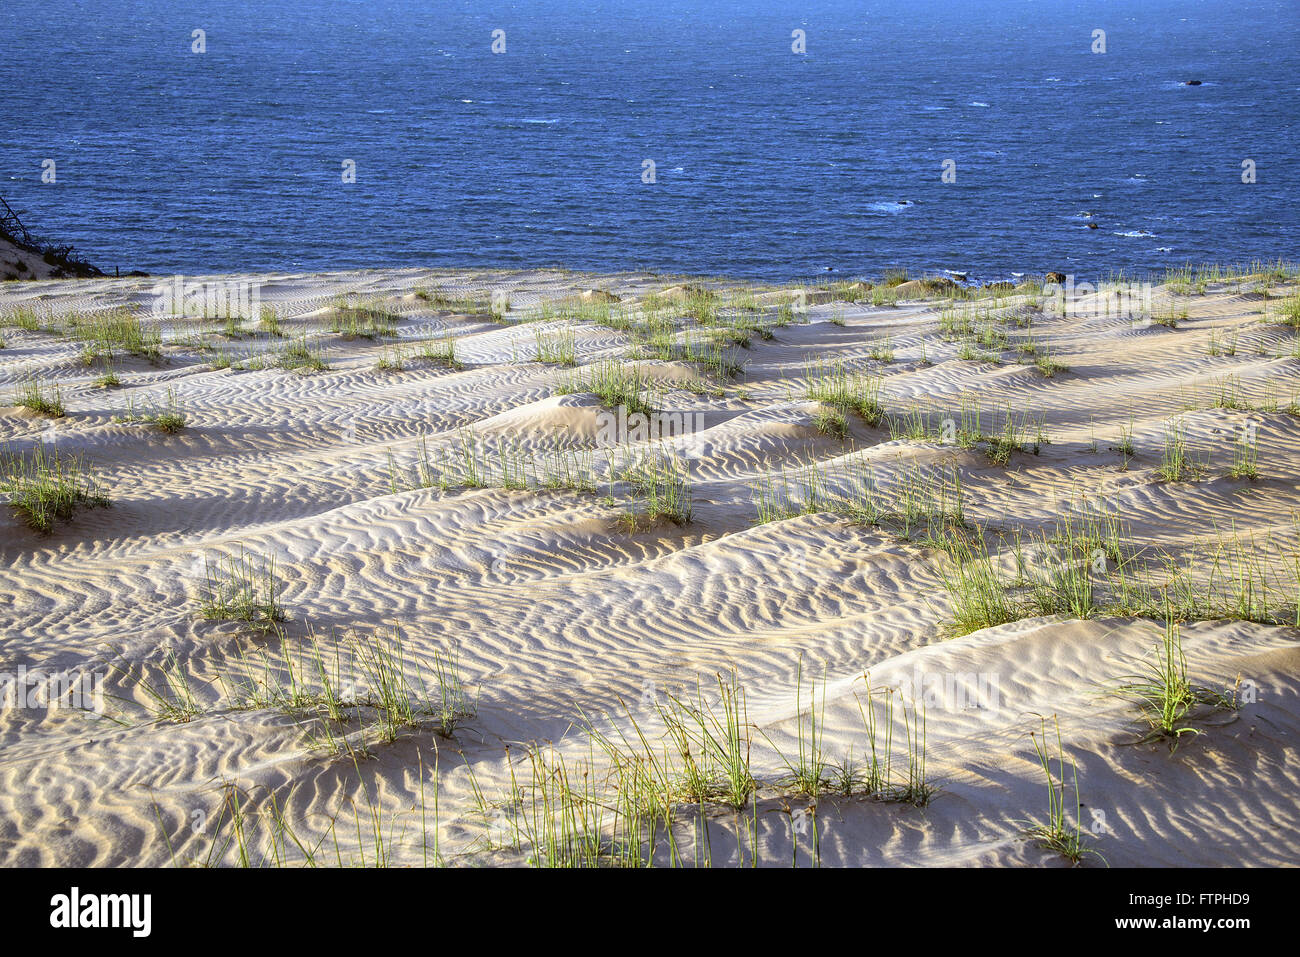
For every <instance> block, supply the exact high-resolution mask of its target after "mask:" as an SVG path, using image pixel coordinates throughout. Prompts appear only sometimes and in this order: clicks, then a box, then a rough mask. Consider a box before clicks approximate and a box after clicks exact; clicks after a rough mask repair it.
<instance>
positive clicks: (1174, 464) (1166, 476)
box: [1155, 421, 1203, 482]
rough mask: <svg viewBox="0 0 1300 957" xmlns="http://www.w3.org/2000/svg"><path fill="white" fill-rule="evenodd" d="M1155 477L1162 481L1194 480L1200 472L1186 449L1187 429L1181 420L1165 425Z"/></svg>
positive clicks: (1199, 468)
mask: <svg viewBox="0 0 1300 957" xmlns="http://www.w3.org/2000/svg"><path fill="white" fill-rule="evenodd" d="M1155 471H1156V477H1157V478H1159V479H1160V480H1161V481H1164V482H1194V481H1196V480H1197V479H1198V478H1199V477H1200V475H1201V473H1202V471H1203V470H1202V468H1201V466H1200V465H1199V464H1198V463H1197V462H1195V461H1194V460H1193V459H1192V457H1191V455H1190V454H1189V452H1188V449H1187V429H1186V427H1185V426H1184V425H1183V423H1182V422H1181V421H1178V422H1170V423H1169V424H1167V425H1166V426H1165V444H1164V451H1163V453H1162V455H1161V459H1160V464H1159V465H1158V466H1157V467H1156V470H1155Z"/></svg>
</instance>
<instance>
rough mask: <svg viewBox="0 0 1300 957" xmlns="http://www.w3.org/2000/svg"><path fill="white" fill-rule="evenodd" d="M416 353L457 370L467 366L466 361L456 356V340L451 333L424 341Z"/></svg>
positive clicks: (420, 356) (418, 355)
mask: <svg viewBox="0 0 1300 957" xmlns="http://www.w3.org/2000/svg"><path fill="white" fill-rule="evenodd" d="M415 355H416V358H419V359H427V360H428V361H430V362H435V363H437V364H438V365H440V366H446V367H447V368H448V369H453V370H455V371H457V372H460V371H461V370H462V369H464V368H465V363H463V362H461V361H460V359H458V358H457V357H456V340H455V339H453V338H452V337H451V336H450V335H447V336H443V337H442V338H441V339H437V340H430V341H428V342H425V343H423V344H422V345H421V346H420V349H419V351H418V352H417V353H416V354H415Z"/></svg>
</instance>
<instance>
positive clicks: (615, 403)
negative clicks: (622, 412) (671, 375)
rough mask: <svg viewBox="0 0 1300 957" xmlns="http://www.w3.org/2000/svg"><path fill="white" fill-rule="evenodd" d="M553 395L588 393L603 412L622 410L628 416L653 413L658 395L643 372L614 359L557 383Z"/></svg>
mask: <svg viewBox="0 0 1300 957" xmlns="http://www.w3.org/2000/svg"><path fill="white" fill-rule="evenodd" d="M556 391H557V392H559V393H560V394H561V395H568V394H573V393H580V392H589V393H591V394H592V395H595V396H597V397H598V398H599V399H600V401H601V403H602V404H603V405H604V406H605V407H606V408H610V409H617V408H618V407H619V406H624V407H626V409H627V412H628V414H629V415H631V414H632V413H634V412H641V413H643V414H647V415H648V414H649V413H651V412H654V411H655V402H656V399H657V397H658V396H659V394H660V390H659V387H658V385H657V384H656V383H655V381H654V380H653V379H651V378H650V376H648V375H647V374H646V373H645V372H643V371H642V370H640V369H638V368H636V367H635V366H633V367H628V366H627V365H625V364H624V363H622V362H619V361H617V360H614V359H610V360H606V361H604V362H600V363H597V364H596V365H595V366H592V367H591V368H590V369H588V370H587V372H586V374H585V375H574V376H572V377H570V378H569V379H568V380H566V381H564V382H562V383H560V385H559V386H557V387H556Z"/></svg>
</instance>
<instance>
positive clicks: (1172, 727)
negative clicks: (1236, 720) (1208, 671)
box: [1113, 610, 1237, 751]
mask: <svg viewBox="0 0 1300 957" xmlns="http://www.w3.org/2000/svg"><path fill="white" fill-rule="evenodd" d="M1113 693H1114V694H1116V695H1119V696H1120V697H1124V698H1129V699H1131V700H1134V701H1136V702H1137V703H1138V707H1139V708H1140V709H1141V711H1142V715H1143V717H1144V718H1145V719H1146V721H1147V724H1148V725H1149V730H1148V731H1147V733H1146V734H1144V735H1142V737H1140V738H1139V739H1138V740H1137V741H1135V742H1134V743H1135V744H1147V743H1149V742H1152V741H1167V742H1168V743H1169V750H1170V751H1174V750H1176V749H1177V748H1178V744H1179V742H1180V741H1181V740H1182V737H1183V735H1185V734H1192V735H1196V734H1200V733H1201V731H1200V730H1199V729H1197V728H1194V727H1192V725H1191V721H1192V719H1193V717H1194V714H1195V713H1196V712H1197V711H1198V710H1200V711H1207V710H1208V711H1224V710H1228V711H1235V710H1236V708H1237V700H1236V694H1235V692H1233V691H1232V690H1224V691H1214V690H1212V689H1210V688H1206V687H1202V686H1199V685H1193V684H1192V683H1191V681H1190V679H1189V678H1188V677H1187V658H1186V656H1185V655H1184V654H1183V641H1182V635H1181V633H1180V631H1179V628H1178V622H1177V621H1175V620H1174V616H1173V612H1172V610H1170V611H1168V612H1167V617H1166V619H1165V627H1164V633H1163V635H1162V636H1161V639H1160V644H1159V645H1158V646H1157V648H1156V653H1155V655H1154V657H1153V659H1152V660H1151V662H1150V664H1149V665H1148V666H1147V669H1146V670H1145V671H1144V672H1142V673H1140V674H1136V675H1130V676H1126V680H1125V683H1124V684H1122V685H1120V686H1119V687H1118V688H1116V689H1115V690H1114V692H1113Z"/></svg>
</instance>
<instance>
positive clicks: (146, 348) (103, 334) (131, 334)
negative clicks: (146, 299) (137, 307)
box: [68, 309, 162, 365]
mask: <svg viewBox="0 0 1300 957" xmlns="http://www.w3.org/2000/svg"><path fill="white" fill-rule="evenodd" d="M68 334H69V335H71V336H72V337H73V338H74V339H77V340H79V341H81V342H84V343H85V344H86V347H85V350H84V351H83V352H82V361H83V362H84V363H85V364H86V365H89V364H90V363H91V362H94V361H95V360H96V359H104V360H111V359H116V358H119V357H120V356H124V355H125V356H135V357H137V358H141V359H147V360H148V361H150V362H153V363H157V362H159V361H161V360H162V334H161V333H160V332H159V331H158V330H157V329H155V328H152V327H150V326H146V325H145V324H144V323H143V322H141V321H140V318H139V317H138V316H136V315H135V313H133V312H130V311H129V310H126V309H113V310H110V311H109V312H103V313H97V314H94V315H91V316H89V317H88V318H86V319H84V320H82V319H77V320H75V321H72V322H70V323H69V325H68Z"/></svg>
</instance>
